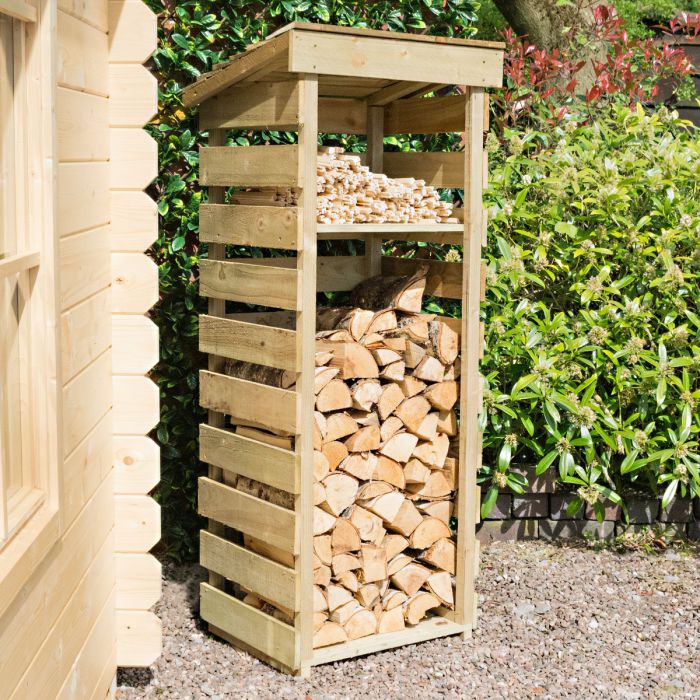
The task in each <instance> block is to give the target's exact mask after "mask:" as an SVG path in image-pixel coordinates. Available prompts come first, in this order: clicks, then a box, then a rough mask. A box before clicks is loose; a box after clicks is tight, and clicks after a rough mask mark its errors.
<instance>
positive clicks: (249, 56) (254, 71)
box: [183, 22, 504, 107]
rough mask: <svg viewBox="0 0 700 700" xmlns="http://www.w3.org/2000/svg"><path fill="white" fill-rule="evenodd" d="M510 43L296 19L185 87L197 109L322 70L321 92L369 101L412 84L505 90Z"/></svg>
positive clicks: (188, 102)
mask: <svg viewBox="0 0 700 700" xmlns="http://www.w3.org/2000/svg"><path fill="white" fill-rule="evenodd" d="M503 48H504V45H503V44H502V43H500V42H493V41H478V40H472V39H456V38H451V37H441V36H429V35H426V34H401V33H398V32H384V31H378V30H374V29H363V28H356V27H337V26H334V25H328V24H311V23H305V22H292V23H291V24H288V25H286V26H284V27H282V28H281V29H278V30H277V31H276V32H274V33H272V34H271V35H270V36H269V37H268V38H267V39H265V40H264V41H261V42H259V43H257V44H253V45H252V46H250V47H249V48H248V50H247V51H244V52H243V53H240V54H238V55H237V56H234V57H233V58H232V59H231V60H230V61H228V62H227V63H222V64H220V65H218V66H217V67H216V69H215V70H213V71H211V72H209V73H205V74H203V75H201V76H200V77H199V78H198V79H197V81H196V82H195V83H193V84H192V85H189V86H188V87H186V88H185V89H184V90H183V102H184V104H185V106H186V107H191V106H194V105H197V104H201V103H202V102H205V101H206V100H208V99H209V98H211V97H214V96H215V95H217V94H218V93H220V92H221V91H223V90H225V89H227V88H230V87H231V86H233V85H236V84H238V83H253V82H257V81H260V80H265V81H273V82H274V81H280V80H288V79H289V78H290V74H300V73H312V74H317V75H319V90H320V91H321V92H322V91H323V90H325V91H326V93H327V94H329V95H331V96H339V97H340V96H342V97H359V98H363V99H370V100H371V96H372V95H373V94H375V93H379V92H380V91H382V92H383V93H384V94H387V95H390V94H391V92H392V90H394V91H395V92H396V93H397V94H399V93H403V94H406V90H407V89H408V88H410V87H414V91H415V92H418V91H420V89H421V88H422V87H423V86H426V87H428V86H433V87H435V88H437V87H439V86H442V85H452V84H455V85H469V86H478V87H498V86H500V85H501V80H502V61H503ZM409 92H410V90H409ZM399 96H401V94H399Z"/></svg>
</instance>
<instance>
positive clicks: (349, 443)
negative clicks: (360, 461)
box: [345, 425, 381, 452]
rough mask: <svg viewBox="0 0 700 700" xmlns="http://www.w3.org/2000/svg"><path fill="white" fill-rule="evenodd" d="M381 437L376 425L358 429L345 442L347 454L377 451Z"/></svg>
mask: <svg viewBox="0 0 700 700" xmlns="http://www.w3.org/2000/svg"><path fill="white" fill-rule="evenodd" d="M380 444H381V437H380V431H379V426H378V425H368V426H365V427H364V428H360V429H359V430H358V431H357V432H355V433H353V434H352V435H351V436H350V437H349V438H347V439H346V440H345V447H347V448H348V451H349V452H369V451H370V450H378V449H379V445H380Z"/></svg>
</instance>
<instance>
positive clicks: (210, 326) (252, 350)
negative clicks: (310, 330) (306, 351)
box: [199, 314, 297, 371]
mask: <svg viewBox="0 0 700 700" xmlns="http://www.w3.org/2000/svg"><path fill="white" fill-rule="evenodd" d="M199 351H200V352H205V353H208V354H210V355H218V356H219V357H228V358H230V359H232V360H242V361H243V362H254V363H256V364H258V365H265V366H266V367H277V368H279V369H287V370H291V371H295V370H296V369H297V360H296V332H295V331H292V330H287V329H284V328H275V327H274V326H267V325H260V324H258V323H246V322H244V321H236V320H234V319H229V318H218V317H216V316H207V315H206V314H204V315H202V316H200V317H199Z"/></svg>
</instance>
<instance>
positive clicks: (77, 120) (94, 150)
mask: <svg viewBox="0 0 700 700" xmlns="http://www.w3.org/2000/svg"><path fill="white" fill-rule="evenodd" d="M108 109H109V100H108V99H107V98H106V97H100V96H97V95H90V94H88V93H85V92H78V91H76V90H69V89H67V88H63V87H59V88H57V90H56V142H57V144H58V159H59V161H60V162H62V163H69V162H75V161H107V160H109V157H110V153H109V124H108V118H107V114H108ZM74 204H75V203H74Z"/></svg>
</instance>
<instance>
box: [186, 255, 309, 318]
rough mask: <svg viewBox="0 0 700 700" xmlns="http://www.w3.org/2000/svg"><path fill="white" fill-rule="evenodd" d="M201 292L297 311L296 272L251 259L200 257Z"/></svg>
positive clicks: (221, 297) (220, 297)
mask: <svg viewBox="0 0 700 700" xmlns="http://www.w3.org/2000/svg"><path fill="white" fill-rule="evenodd" d="M281 259H283V258H280V260H281ZM276 260H277V259H276ZM199 293H200V294H201V295H202V296H205V297H210V298H212V299H229V300H231V301H241V302H244V303H247V304H258V305H260V306H271V307H274V308H276V309H290V310H295V309H296V308H297V304H298V300H297V271H296V270H289V269H286V268H284V267H270V266H263V265H254V264H250V263H249V262H245V263H242V262H228V261H226V262H223V261H217V260H201V261H200V263H199Z"/></svg>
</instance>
